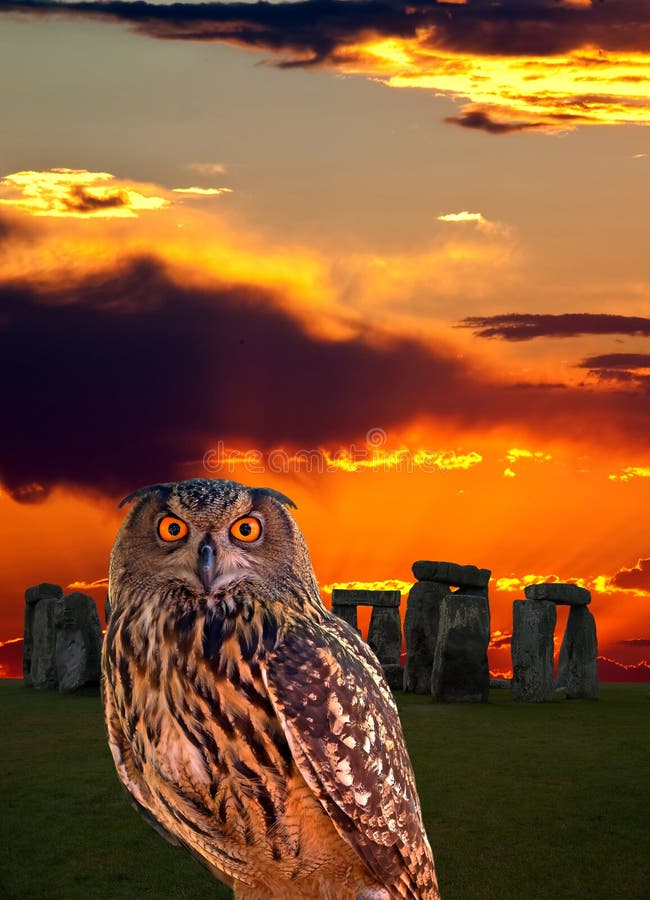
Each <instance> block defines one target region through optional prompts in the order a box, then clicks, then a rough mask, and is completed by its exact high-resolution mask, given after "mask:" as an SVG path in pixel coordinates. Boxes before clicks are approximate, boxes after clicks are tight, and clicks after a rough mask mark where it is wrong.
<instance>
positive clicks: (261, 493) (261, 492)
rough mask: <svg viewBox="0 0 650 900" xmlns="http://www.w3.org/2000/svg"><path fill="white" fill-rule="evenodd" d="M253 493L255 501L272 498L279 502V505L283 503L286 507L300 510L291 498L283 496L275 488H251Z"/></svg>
mask: <svg viewBox="0 0 650 900" xmlns="http://www.w3.org/2000/svg"><path fill="white" fill-rule="evenodd" d="M251 493H252V495H253V500H257V499H258V498H259V497H271V499H272V500H277V501H278V502H279V503H283V504H284V506H290V507H291V508H292V509H298V507H297V506H296V504H295V503H294V502H293V500H291V498H289V497H287V495H286V494H281V493H280V491H276V490H274V489H273V488H265V487H258V488H251Z"/></svg>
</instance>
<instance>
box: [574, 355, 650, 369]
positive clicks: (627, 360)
mask: <svg viewBox="0 0 650 900" xmlns="http://www.w3.org/2000/svg"><path fill="white" fill-rule="evenodd" d="M578 367H579V368H581V369H650V353H603V354H601V355H599V356H587V357H586V358H585V359H583V360H582V362H580V363H578Z"/></svg>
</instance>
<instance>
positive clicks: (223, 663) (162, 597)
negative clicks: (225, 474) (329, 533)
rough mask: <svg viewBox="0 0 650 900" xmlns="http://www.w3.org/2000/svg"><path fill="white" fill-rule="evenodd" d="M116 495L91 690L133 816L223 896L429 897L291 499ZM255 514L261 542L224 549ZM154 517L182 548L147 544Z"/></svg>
mask: <svg viewBox="0 0 650 900" xmlns="http://www.w3.org/2000/svg"><path fill="white" fill-rule="evenodd" d="M127 499H129V500H133V501H135V503H134V506H133V507H132V508H131V510H130V511H129V514H128V516H127V518H126V520H125V522H124V524H123V526H122V529H121V531H120V534H119V535H118V539H117V541H116V544H115V547H114V550H113V554H112V557H111V570H110V583H109V590H110V594H111V603H112V608H113V612H112V615H111V619H110V622H109V627H108V631H107V634H106V640H105V642H104V650H103V667H104V679H103V685H104V688H103V691H104V702H105V711H106V722H107V728H108V736H109V745H110V748H111V751H112V754H113V758H114V761H115V765H116V768H117V771H118V775H119V777H120V779H121V781H122V783H123V784H124V786H125V787H126V789H127V791H128V792H129V794H130V795H131V798H132V800H133V802H134V805H136V807H137V808H138V809H139V811H140V812H141V813H142V814H143V815H145V816H146V818H147V819H148V820H149V821H150V823H151V824H152V825H154V827H156V828H157V829H158V830H159V831H160V833H161V834H163V835H164V836H165V837H167V838H168V839H169V840H171V841H173V842H174V843H180V844H182V845H183V846H185V847H186V848H187V849H188V850H189V851H190V852H191V853H192V854H193V855H194V856H195V857H197V859H199V860H200V861H201V862H203V864H204V865H206V866H208V868H210V870H211V871H212V872H213V874H215V875H216V876H217V877H218V878H221V879H222V880H224V881H226V882H227V883H229V884H231V885H233V887H234V889H235V896H236V897H245V898H249V900H258V898H259V900H262V898H272V897H275V898H299V897H304V898H314V900H315V898H319V897H320V898H324V900H327V898H331V900H334V898H336V900H344V898H350V900H352V898H355V897H357V898H363V900H390V898H395V900H397V898H408V900H436V898H437V897H438V889H437V884H436V878H435V872H434V866H433V858H432V855H431V850H430V848H429V844H428V841H427V838H426V835H425V832H424V828H423V825H422V818H421V813H420V806H419V801H418V797H417V792H416V788H415V782H414V777H413V772H412V768H411V764H410V761H409V758H408V754H407V752H406V748H405V745H404V739H403V736H402V730H401V726H400V723H399V718H398V715H397V711H396V708H395V705H394V702H393V698H392V695H391V693H390V690H389V689H388V687H387V685H386V683H385V681H384V678H383V674H382V671H381V667H380V666H379V664H378V662H377V660H376V658H375V657H374V655H373V654H372V652H371V651H370V650H369V648H368V647H367V645H366V644H365V643H364V642H363V641H362V640H361V639H360V638H359V637H358V635H357V634H356V633H355V632H354V631H352V629H350V628H348V626H347V625H346V624H345V623H343V622H341V621H340V620H339V619H338V618H337V617H335V616H333V615H332V614H331V613H330V612H328V611H327V610H326V609H325V608H324V607H323V605H322V603H321V600H320V597H319V594H318V591H317V586H316V581H315V578H314V574H313V571H312V568H311V563H310V561H309V555H308V552H307V548H306V546H305V543H304V540H303V538H302V535H301V533H300V531H299V529H298V527H297V525H296V523H295V521H294V519H293V518H292V516H291V515H290V514H289V512H288V511H287V510H286V508H285V505H288V504H290V503H291V501H289V499H288V498H287V497H284V495H282V494H278V493H277V492H275V491H272V490H267V489H263V488H262V489H260V488H257V489H255V488H247V487H245V486H243V485H239V484H237V483H236V482H231V481H225V480H223V481H221V480H208V479H196V480H193V481H189V482H179V483H173V484H167V485H155V486H153V487H152V488H147V489H143V490H142V491H139V492H135V494H133V495H131V496H130V497H129V498H127ZM253 512H254V513H255V514H256V515H257V516H259V517H260V518H261V519H262V520H263V522H264V532H263V538H264V540H262V541H261V542H260V544H259V545H258V546H256V547H255V548H254V550H251V549H250V548H244V550H242V548H239V547H232V546H231V545H232V543H233V542H232V541H228V540H227V539H226V538H224V537H223V534H227V530H228V526H229V524H230V523H231V522H232V521H233V520H235V519H237V517H239V516H242V515H249V514H251V513H253ZM163 513H170V514H172V515H176V516H179V517H182V518H183V519H184V521H186V522H187V523H188V524H189V525H190V528H191V532H190V536H189V537H188V541H187V545H186V546H185V547H181V548H176V547H171V548H168V547H164V546H158V545H159V544H160V543H161V542H160V541H156V540H155V537H153V538H152V536H151V530H152V527H153V528H154V530H155V522H156V521H157V520H158V519H159V517H160V515H162V514H163ZM207 533H210V534H211V535H213V536H214V537H215V540H216V541H217V542H219V541H220V542H221V543H220V544H219V545H218V546H219V547H220V551H221V558H222V559H223V560H225V562H223V563H222V565H223V566H224V567H225V569H226V572H225V575H224V576H223V577H224V578H225V579H230V580H229V581H228V583H227V584H225V585H224V586H223V587H220V588H218V589H217V590H215V591H212V592H210V593H208V592H206V591H205V590H204V589H203V588H202V587H201V584H200V582H199V581H198V579H197V578H196V577H194V578H193V577H192V573H191V560H192V552H193V545H192V541H195V542H196V541H198V538H199V537H200V536H201V535H203V534H207ZM158 554H159V556H158ZM174 554H176V555H174ZM228 567H230V568H228Z"/></svg>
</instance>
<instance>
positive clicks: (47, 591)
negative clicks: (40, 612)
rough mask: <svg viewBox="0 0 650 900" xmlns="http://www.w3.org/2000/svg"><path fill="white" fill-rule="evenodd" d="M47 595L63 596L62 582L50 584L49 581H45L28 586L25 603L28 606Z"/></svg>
mask: <svg viewBox="0 0 650 900" xmlns="http://www.w3.org/2000/svg"><path fill="white" fill-rule="evenodd" d="M46 597H63V588H62V587H61V585H60V584H50V583H49V582H47V581H43V582H41V584H35V585H33V587H28V588H27V590H26V591H25V603H26V604H27V605H28V606H31V605H32V604H34V603H38V601H39V600H43V599H45V598H46Z"/></svg>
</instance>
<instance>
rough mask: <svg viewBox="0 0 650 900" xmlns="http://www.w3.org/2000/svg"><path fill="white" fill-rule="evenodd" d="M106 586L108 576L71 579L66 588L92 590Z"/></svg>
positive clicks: (70, 589)
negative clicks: (92, 579)
mask: <svg viewBox="0 0 650 900" xmlns="http://www.w3.org/2000/svg"><path fill="white" fill-rule="evenodd" d="M107 587H108V578H96V579H95V580H94V581H83V580H82V581H71V582H70V584H69V585H67V588H68V590H69V591H94V590H98V589H99V588H107Z"/></svg>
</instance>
